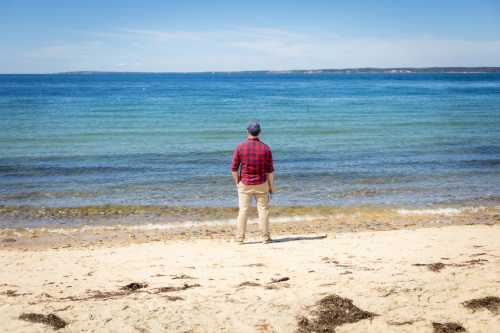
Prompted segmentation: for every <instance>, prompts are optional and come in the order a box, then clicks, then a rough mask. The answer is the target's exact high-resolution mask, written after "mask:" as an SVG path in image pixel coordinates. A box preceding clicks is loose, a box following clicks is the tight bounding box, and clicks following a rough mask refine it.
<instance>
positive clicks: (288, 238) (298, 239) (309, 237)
mask: <svg viewBox="0 0 500 333" xmlns="http://www.w3.org/2000/svg"><path fill="white" fill-rule="evenodd" d="M327 237H328V236H327V235H320V236H298V237H283V238H276V239H273V241H272V242H271V243H270V244H275V243H285V242H293V241H301V240H317V239H325V238H327ZM260 243H262V242H259V241H251V242H245V245H247V244H248V245H249V244H260Z"/></svg>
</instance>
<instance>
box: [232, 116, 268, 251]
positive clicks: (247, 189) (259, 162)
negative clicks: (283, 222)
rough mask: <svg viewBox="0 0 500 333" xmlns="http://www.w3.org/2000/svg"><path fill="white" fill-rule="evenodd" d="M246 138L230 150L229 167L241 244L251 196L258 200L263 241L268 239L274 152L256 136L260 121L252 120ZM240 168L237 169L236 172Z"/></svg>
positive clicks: (237, 237) (238, 236)
mask: <svg viewBox="0 0 500 333" xmlns="http://www.w3.org/2000/svg"><path fill="white" fill-rule="evenodd" d="M247 134H248V137H247V140H246V141H243V142H241V143H240V144H239V145H238V146H237V147H236V149H235V150H234V153H233V161H232V163H231V171H232V175H233V179H234V182H235V184H236V187H237V188H238V199H239V212H238V226H237V236H236V240H237V242H238V243H239V244H243V241H244V239H245V232H246V227H247V220H248V210H249V208H250V205H251V202H252V198H254V197H255V200H256V201H257V211H258V213H259V220H260V231H261V233H262V242H263V243H271V242H272V240H271V236H270V234H269V196H270V194H271V193H272V192H273V172H274V167H273V155H272V153H271V148H269V146H268V145H266V144H265V143H263V142H261V141H260V140H259V134H260V124H259V123H258V122H257V121H251V122H250V123H249V124H248V126H247ZM238 169H239V172H238Z"/></svg>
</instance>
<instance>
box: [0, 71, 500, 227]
mask: <svg viewBox="0 0 500 333" xmlns="http://www.w3.org/2000/svg"><path fill="white" fill-rule="evenodd" d="M252 118H258V119H259V120H261V122H262V125H263V128H264V132H263V138H262V139H263V140H264V141H265V142H266V143H268V144H270V145H271V147H272V148H273V153H274V159H275V167H276V172H277V177H276V189H277V193H276V195H275V196H274V198H273V205H274V206H278V207H289V206H318V205H320V206H343V207H344V206H346V207H347V206H358V205H374V206H379V205H381V206H384V205H389V206H400V207H407V208H412V207H414V208H425V207H429V206H430V207H433V206H436V205H437V206H442V207H448V206H456V205H461V204H463V203H466V205H467V206H470V205H473V206H481V205H484V204H491V203H498V202H499V200H498V198H499V197H500V144H499V141H498V134H499V128H500V74H315V75H306V74H301V75H295V74H245V73H240V74H168V75H167V74H165V75H154V74H130V75H88V76H79V75H0V206H1V207H2V208H1V210H2V211H3V212H4V213H5V211H10V213H9V214H11V213H12V212H13V211H15V210H16V209H17V210H25V212H24V213H23V212H18V213H12V214H11V215H9V216H14V215H15V216H18V217H19V216H21V217H22V216H23V214H25V215H26V216H25V217H26V219H24V220H23V219H21V220H22V221H25V222H26V221H27V220H36V218H35V219H33V218H32V217H33V216H35V217H37V216H38V217H39V220H43V221H45V222H47V221H48V222H50V221H51V220H54V221H56V222H57V221H61V220H62V219H63V218H64V219H66V220H67V221H68V223H71V221H73V223H76V222H75V221H76V220H78V219H80V218H81V217H82V216H83V217H85V216H86V215H90V216H94V215H96V216H97V215H102V216H104V217H106V216H136V215H137V214H136V213H137V212H140V214H143V215H144V216H147V217H149V218H151V219H153V220H154V219H155V216H157V215H159V216H160V217H161V218H162V219H163V221H167V220H168V218H167V215H169V214H170V215H169V216H174V217H176V218H180V219H182V216H184V215H187V216H188V217H189V218H192V217H199V218H202V219H203V218H204V216H205V215H208V216H209V217H210V219H214V218H215V219H218V218H219V217H221V218H226V216H227V215H231V214H233V213H234V211H233V209H234V207H236V202H237V201H236V191H235V189H234V187H233V185H232V183H231V180H230V177H229V175H228V173H229V164H230V159H231V152H232V149H233V148H234V146H235V145H236V144H237V143H238V142H239V141H241V140H242V139H243V138H244V126H245V123H246V122H247V121H248V120H249V119H252ZM162 206H166V208H164V209H162V208H158V207H162ZM42 207H44V209H45V210H42V211H39V210H37V209H39V208H40V209H41V208H42ZM95 207H97V208H95ZM99 207H100V208H99ZM130 207H133V208H130ZM188 208H189V209H188ZM207 212H208V213H207ZM2 214H3V213H2ZM40 214H41V215H40ZM43 214H45V217H47V218H45V217H44V216H42V215H43ZM140 214H139V215H140ZM219 215H220V216H219ZM2 216H3V217H2V221H3V222H2V223H3V226H5V225H6V224H8V223H7V222H8V221H10V222H12V223H14V225H15V224H16V223H17V222H19V219H12V220H9V219H7V218H6V217H5V216H6V215H5V214H4V215H2ZM54 217H55V218H54ZM62 217H63V218H62ZM172 220H173V219H172ZM15 221H17V222H15ZM10 222H9V223H10Z"/></svg>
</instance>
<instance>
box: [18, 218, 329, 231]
mask: <svg viewBox="0 0 500 333" xmlns="http://www.w3.org/2000/svg"><path fill="white" fill-rule="evenodd" d="M323 218H325V217H324V216H321V215H304V216H281V217H275V218H273V219H272V223H288V222H299V221H301V222H309V221H315V220H318V219H323ZM235 223H236V219H235V218H233V219H221V220H208V221H202V222H200V221H184V222H172V223H147V224H135V225H124V224H115V225H97V226H96V225H84V226H81V227H74V228H46V227H42V228H36V230H37V232H47V233H52V234H72V233H81V232H88V231H90V232H94V231H113V230H114V231H118V230H120V231H161V230H172V229H190V228H193V227H216V226H225V225H234V224H235ZM258 223H259V220H258V219H257V218H250V219H249V220H248V224H258ZM26 230H28V231H34V230H35V229H33V228H28V229H26Z"/></svg>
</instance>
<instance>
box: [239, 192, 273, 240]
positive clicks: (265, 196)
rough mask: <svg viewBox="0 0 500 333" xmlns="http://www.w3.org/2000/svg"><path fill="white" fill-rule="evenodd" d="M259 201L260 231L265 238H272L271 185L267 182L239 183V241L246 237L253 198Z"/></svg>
mask: <svg viewBox="0 0 500 333" xmlns="http://www.w3.org/2000/svg"><path fill="white" fill-rule="evenodd" d="M254 197H255V200H256V201H257V212H258V213H259V221H260V231H261V235H262V239H263V240H267V239H270V235H269V185H268V184H267V182H265V183H263V184H259V185H245V184H243V183H242V182H240V183H239V184H238V201H239V212H238V230H237V235H236V238H237V240H238V241H243V240H244V239H245V232H246V229H247V220H248V210H249V209H250V206H251V204H252V198H254Z"/></svg>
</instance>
